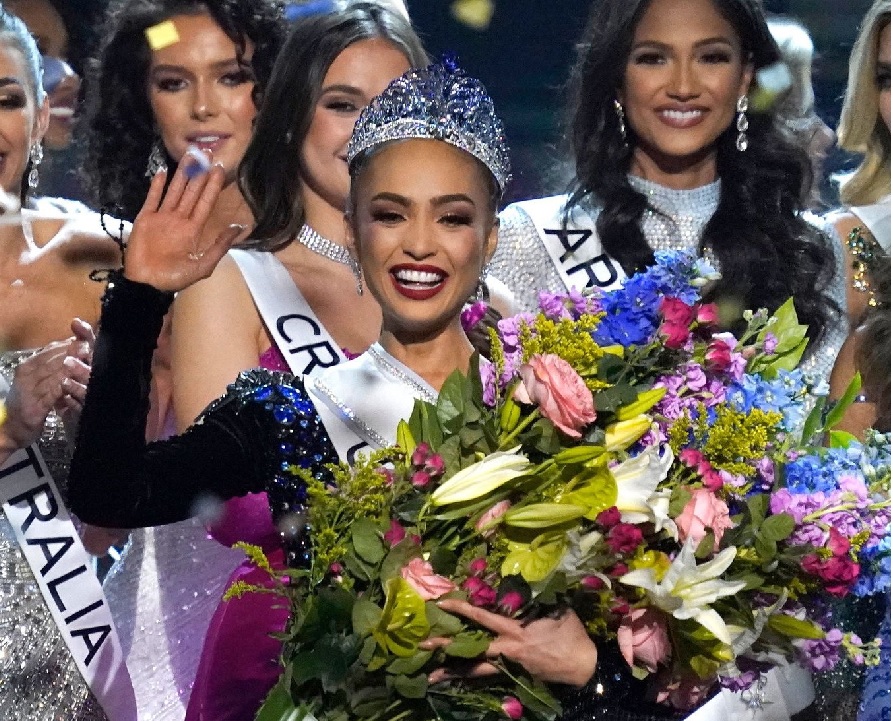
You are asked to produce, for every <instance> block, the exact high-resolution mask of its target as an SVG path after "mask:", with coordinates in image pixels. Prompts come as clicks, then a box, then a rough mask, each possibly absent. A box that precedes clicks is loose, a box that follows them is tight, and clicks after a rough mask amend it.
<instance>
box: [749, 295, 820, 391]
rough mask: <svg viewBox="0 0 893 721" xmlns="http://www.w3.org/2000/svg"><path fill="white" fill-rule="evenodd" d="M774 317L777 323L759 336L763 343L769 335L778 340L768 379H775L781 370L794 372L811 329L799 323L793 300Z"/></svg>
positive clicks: (767, 366)
mask: <svg viewBox="0 0 893 721" xmlns="http://www.w3.org/2000/svg"><path fill="white" fill-rule="evenodd" d="M772 315H773V316H774V317H775V319H776V320H775V323H773V324H772V325H771V326H767V327H766V328H765V329H763V330H762V331H761V332H760V334H759V336H758V339H759V340H760V341H763V340H764V339H765V338H766V334H767V333H772V335H774V336H775V337H776V338H777V339H778V346H777V347H776V349H775V353H776V357H775V358H774V359H773V360H772V361H770V362H769V363H768V364H767V365H766V368H765V370H764V375H765V376H766V377H773V376H774V375H775V374H776V373H777V371H779V370H794V368H796V367H797V365H798V364H799V363H800V358H801V357H802V356H803V351H805V350H806V346H807V344H808V342H809V339H808V338H807V337H806V333H807V331H808V330H809V327H808V326H805V325H801V324H800V322H799V321H798V319H797V311H796V309H795V308H794V299H793V298H788V300H786V301H785V302H784V303H783V304H782V305H781V307H780V308H779V309H778V310H776V311H775V312H774V313H773V314H772Z"/></svg>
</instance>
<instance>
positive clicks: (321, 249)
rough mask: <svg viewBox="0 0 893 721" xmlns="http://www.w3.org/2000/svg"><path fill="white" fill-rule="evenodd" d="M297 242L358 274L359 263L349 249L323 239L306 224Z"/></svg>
mask: <svg viewBox="0 0 893 721" xmlns="http://www.w3.org/2000/svg"><path fill="white" fill-rule="evenodd" d="M295 240H296V241H298V242H299V243H300V244H301V245H303V246H304V247H305V248H307V249H308V250H311V251H313V252H314V253H316V254H317V255H321V256H322V257H323V258H328V259H329V260H334V261H335V262H336V263H341V265H346V266H347V267H348V268H350V269H351V270H352V271H354V272H355V273H356V272H357V261H356V259H355V258H354V257H353V256H352V255H351V254H350V251H349V250H348V249H347V248H345V247H344V246H343V245H338V243H334V242H332V241H331V240H329V239H328V238H323V237H322V236H321V235H320V234H319V233H317V232H316V231H315V230H313V228H311V227H310V226H309V225H307V224H306V223H304V225H303V226H301V232H300V233H298V237H297V238H295Z"/></svg>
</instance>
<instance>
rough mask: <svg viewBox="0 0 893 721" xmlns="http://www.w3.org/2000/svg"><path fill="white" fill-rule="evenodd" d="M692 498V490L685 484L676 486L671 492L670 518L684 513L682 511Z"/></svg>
mask: <svg viewBox="0 0 893 721" xmlns="http://www.w3.org/2000/svg"><path fill="white" fill-rule="evenodd" d="M690 500H691V492H690V491H689V490H688V489H686V488H685V487H684V486H676V488H674V489H673V492H672V493H671V494H670V510H669V513H670V518H676V517H677V516H680V515H682V511H684V510H685V507H686V506H687V505H688V502H689V501H690Z"/></svg>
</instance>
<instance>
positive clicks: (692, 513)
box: [676, 488, 733, 553]
mask: <svg viewBox="0 0 893 721" xmlns="http://www.w3.org/2000/svg"><path fill="white" fill-rule="evenodd" d="M676 525H677V526H678V527H679V537H680V538H681V539H682V540H683V541H685V540H687V539H689V538H691V539H692V540H693V541H694V543H695V545H697V544H699V543H700V542H701V541H702V540H703V539H704V536H706V535H707V529H708V528H711V529H712V530H713V536H714V538H715V542H714V544H713V552H714V553H715V552H716V551H718V550H719V542H720V541H721V540H722V535H723V533H725V532H726V530H727V529H729V528H732V526H733V524H732V520H731V519H730V518H729V507H728V506H727V505H726V504H725V501H722V500H721V499H719V498H717V497H716V495H715V494H714V493H713V492H712V491H710V490H708V489H706V488H695V489H693V490H691V499H690V500H689V502H688V503H686V504H685V508H684V509H682V513H681V514H680V515H679V518H677V519H676Z"/></svg>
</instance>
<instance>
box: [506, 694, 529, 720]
mask: <svg viewBox="0 0 893 721" xmlns="http://www.w3.org/2000/svg"><path fill="white" fill-rule="evenodd" d="M502 712H503V713H504V714H505V715H506V716H508V717H509V718H510V719H519V718H521V717H522V716H523V715H524V707H523V706H522V705H521V702H520V701H519V700H518V699H516V698H515V697H514V696H506V697H505V698H504V699H502Z"/></svg>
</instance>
